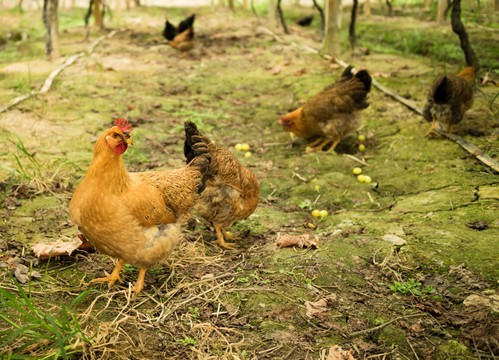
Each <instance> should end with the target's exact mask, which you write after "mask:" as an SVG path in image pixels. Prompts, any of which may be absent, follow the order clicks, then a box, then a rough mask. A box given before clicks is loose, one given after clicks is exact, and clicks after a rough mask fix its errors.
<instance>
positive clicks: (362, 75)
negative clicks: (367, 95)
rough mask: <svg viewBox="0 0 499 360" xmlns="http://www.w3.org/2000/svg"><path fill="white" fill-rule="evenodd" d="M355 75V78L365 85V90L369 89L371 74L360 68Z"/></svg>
mask: <svg viewBox="0 0 499 360" xmlns="http://www.w3.org/2000/svg"><path fill="white" fill-rule="evenodd" d="M347 69H348V68H347ZM345 71H346V70H345ZM355 77H356V78H357V79H359V80H360V81H362V83H363V84H364V86H365V87H366V92H369V91H371V82H372V78H371V75H369V73H368V72H367V70H360V71H358V72H357V74H355Z"/></svg>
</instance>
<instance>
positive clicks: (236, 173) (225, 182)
mask: <svg viewBox="0 0 499 360" xmlns="http://www.w3.org/2000/svg"><path fill="white" fill-rule="evenodd" d="M185 137H186V139H185V146H184V153H185V157H186V158H187V162H188V163H189V162H191V161H192V159H193V157H194V156H195V155H196V152H195V151H193V145H194V144H196V143H199V142H204V143H205V144H206V146H207V147H208V150H209V152H210V154H211V162H210V168H209V170H208V173H207V180H206V189H205V190H204V191H203V193H202V194H201V198H200V199H199V201H198V204H197V208H196V209H197V213H198V214H199V215H200V216H202V217H203V218H204V219H206V220H207V221H209V222H211V223H212V224H213V227H214V228H215V231H216V233H217V238H218V243H219V244H220V246H222V247H224V248H227V249H234V244H233V243H227V242H225V239H229V240H231V239H232V240H236V239H237V238H235V237H232V236H228V235H229V234H227V232H226V230H227V229H228V228H229V227H230V226H232V224H233V223H234V222H236V221H238V220H242V219H246V218H247V217H248V216H250V215H251V214H252V213H253V211H255V209H256V206H257V205H258V201H259V199H260V185H259V184H258V179H257V178H256V176H255V174H253V173H252V172H251V171H250V170H249V169H248V168H246V167H244V166H242V165H241V164H240V163H239V161H238V160H237V158H236V157H235V156H234V154H232V152H230V151H229V150H228V149H227V148H225V147H223V146H217V145H215V144H213V143H212V142H211V141H210V140H209V139H208V138H206V137H205V136H203V135H202V134H201V133H200V132H199V130H198V129H197V127H196V125H195V124H194V123H192V122H189V121H187V122H186V123H185Z"/></svg>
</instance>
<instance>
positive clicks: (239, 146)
mask: <svg viewBox="0 0 499 360" xmlns="http://www.w3.org/2000/svg"><path fill="white" fill-rule="evenodd" d="M241 146H243V145H242V144H236V146H234V148H235V149H236V150H242V149H241Z"/></svg>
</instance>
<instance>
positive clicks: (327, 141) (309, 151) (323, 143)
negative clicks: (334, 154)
mask: <svg viewBox="0 0 499 360" xmlns="http://www.w3.org/2000/svg"><path fill="white" fill-rule="evenodd" d="M320 139H321V140H322V142H321V143H320V144H319V145H317V146H313V147H311V146H310V145H309V146H308V147H309V149H308V150H307V151H305V153H306V154H309V153H313V152H317V151H322V149H323V148H324V146H326V145H327V144H329V143H330V142H331V140H329V139H324V138H320ZM314 143H315V141H314ZM335 146H336V145H335Z"/></svg>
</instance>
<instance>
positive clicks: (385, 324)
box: [348, 314, 426, 336]
mask: <svg viewBox="0 0 499 360" xmlns="http://www.w3.org/2000/svg"><path fill="white" fill-rule="evenodd" d="M424 315H426V314H410V315H404V316H399V317H396V318H395V319H392V320H390V321H387V322H386V323H384V324H381V325H378V326H376V327H373V328H370V329H365V330H360V331H356V332H353V333H351V334H349V335H348V336H357V335H361V334H368V333H371V332H375V331H378V330H381V329H383V328H384V327H385V326H388V325H390V324H392V323H394V322H395V321H399V320H404V319H409V318H413V317H419V316H424Z"/></svg>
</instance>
